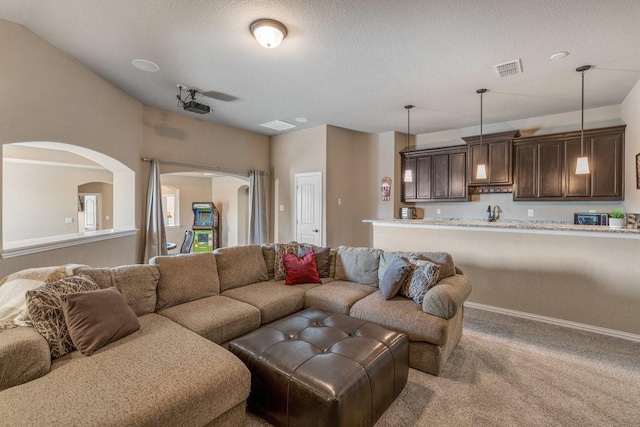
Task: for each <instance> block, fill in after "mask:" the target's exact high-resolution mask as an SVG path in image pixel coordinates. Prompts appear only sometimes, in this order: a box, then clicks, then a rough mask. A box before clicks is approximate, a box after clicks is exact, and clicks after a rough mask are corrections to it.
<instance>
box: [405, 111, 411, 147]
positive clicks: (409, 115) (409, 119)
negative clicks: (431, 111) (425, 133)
mask: <svg viewBox="0 0 640 427" xmlns="http://www.w3.org/2000/svg"><path fill="white" fill-rule="evenodd" d="M404 108H406V109H407V149H406V151H409V131H410V129H411V109H412V108H413V105H411V104H408V105H405V106H404Z"/></svg>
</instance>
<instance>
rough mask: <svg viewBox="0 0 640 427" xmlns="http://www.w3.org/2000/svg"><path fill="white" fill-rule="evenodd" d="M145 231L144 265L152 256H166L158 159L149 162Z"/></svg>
mask: <svg viewBox="0 0 640 427" xmlns="http://www.w3.org/2000/svg"><path fill="white" fill-rule="evenodd" d="M145 231H146V235H145V246H144V263H145V264H147V263H149V260H150V259H151V258H153V257H154V256H158V255H167V236H166V234H165V231H164V215H163V213H162V185H161V183H160V162H159V161H158V159H152V160H151V171H150V173H149V193H148V196H147V224H146V229H145Z"/></svg>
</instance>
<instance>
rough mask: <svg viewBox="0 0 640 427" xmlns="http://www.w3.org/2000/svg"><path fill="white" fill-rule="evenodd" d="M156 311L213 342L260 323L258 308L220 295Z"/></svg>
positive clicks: (252, 328)
mask: <svg viewBox="0 0 640 427" xmlns="http://www.w3.org/2000/svg"><path fill="white" fill-rule="evenodd" d="M158 314H160V315H162V316H165V317H167V318H169V319H171V320H173V321H174V322H176V323H178V324H180V325H182V326H184V327H185V328H187V329H189V330H191V331H193V332H195V333H197V334H198V335H200V336H201V337H204V338H206V339H208V340H209V341H213V342H214V343H216V344H223V343H225V342H227V341H229V340H232V339H234V338H236V337H239V336H240V335H244V334H246V333H247V332H250V331H253V330H254V329H256V328H258V327H259V326H260V310H258V309H257V308H255V307H254V306H252V305H250V304H246V303H244V302H241V301H237V300H234V299H231V298H227V297H225V296H222V295H215V296H212V297H208V298H201V299H199V300H195V301H191V302H186V303H184V304H180V305H174V306H173V307H169V308H167V309H165V310H162V311H160V312H159V313H158Z"/></svg>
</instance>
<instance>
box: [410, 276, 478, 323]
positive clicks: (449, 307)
mask: <svg viewBox="0 0 640 427" xmlns="http://www.w3.org/2000/svg"><path fill="white" fill-rule="evenodd" d="M470 293H471V282H470V281H469V279H468V278H467V276H465V275H463V274H456V275H455V276H451V277H447V278H445V279H442V280H441V281H439V282H438V284H436V285H435V286H434V287H433V288H431V289H429V291H427V293H426V295H425V296H424V301H423V302H422V311H424V312H425V313H429V314H432V315H434V316H438V317H441V318H443V319H447V320H448V319H451V318H453V317H454V316H455V315H456V314H457V313H458V310H459V309H460V308H461V307H462V304H464V302H465V301H466V300H467V298H468V297H469V294H470Z"/></svg>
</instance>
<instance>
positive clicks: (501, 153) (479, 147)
mask: <svg viewBox="0 0 640 427" xmlns="http://www.w3.org/2000/svg"><path fill="white" fill-rule="evenodd" d="M519 136H520V131H519V130H511V131H506V132H498V133H491V134H487V135H483V136H482V142H480V135H476V136H470V137H465V138H462V139H463V140H464V141H465V142H466V143H467V159H468V164H467V182H468V184H469V185H470V186H488V185H489V186H492V185H499V186H505V185H511V184H513V174H512V159H513V148H512V147H513V139H514V138H517V137H519ZM480 164H483V165H485V168H486V172H487V177H486V178H477V176H476V175H477V170H478V165H480Z"/></svg>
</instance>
